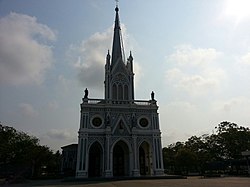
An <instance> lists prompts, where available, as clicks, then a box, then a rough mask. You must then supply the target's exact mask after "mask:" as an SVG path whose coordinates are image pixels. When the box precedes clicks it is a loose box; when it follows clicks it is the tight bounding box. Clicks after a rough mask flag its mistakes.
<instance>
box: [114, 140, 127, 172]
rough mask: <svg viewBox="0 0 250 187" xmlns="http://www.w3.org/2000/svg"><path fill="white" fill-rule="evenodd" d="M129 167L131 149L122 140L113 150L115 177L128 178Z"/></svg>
mask: <svg viewBox="0 0 250 187" xmlns="http://www.w3.org/2000/svg"><path fill="white" fill-rule="evenodd" d="M129 165H130V162H129V148H128V146H127V144H126V143H125V142H124V141H121V140H120V141H118V142H117V143H116V144H115V146H114V148H113V176H128V175H129Z"/></svg>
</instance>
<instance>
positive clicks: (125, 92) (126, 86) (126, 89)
mask: <svg viewBox="0 0 250 187" xmlns="http://www.w3.org/2000/svg"><path fill="white" fill-rule="evenodd" d="M124 99H125V100H128V85H124Z"/></svg>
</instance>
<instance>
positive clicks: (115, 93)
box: [112, 83, 117, 100]
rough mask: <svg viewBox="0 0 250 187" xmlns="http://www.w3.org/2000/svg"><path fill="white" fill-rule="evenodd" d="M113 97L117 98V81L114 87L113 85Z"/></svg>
mask: <svg viewBox="0 0 250 187" xmlns="http://www.w3.org/2000/svg"><path fill="white" fill-rule="evenodd" d="M112 98H113V99H115V100H117V86H116V84H115V83H114V84H113V87H112Z"/></svg>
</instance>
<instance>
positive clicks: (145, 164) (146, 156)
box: [139, 142, 152, 175]
mask: <svg viewBox="0 0 250 187" xmlns="http://www.w3.org/2000/svg"><path fill="white" fill-rule="evenodd" d="M150 152H151V151H150V146H149V144H148V143H147V142H143V143H142V144H141V145H140V147H139V163H140V175H151V170H152V168H151V165H152V164H151V163H152V156H151V154H150Z"/></svg>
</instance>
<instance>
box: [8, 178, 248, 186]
mask: <svg viewBox="0 0 250 187" xmlns="http://www.w3.org/2000/svg"><path fill="white" fill-rule="evenodd" d="M4 186H12V187H22V186H36V187H39V186H41V187H63V186H67V187H80V186H81V187H249V186H250V177H222V178H206V179H204V178H200V177H189V178H187V179H154V180H152V179H150V180H122V181H105V182H102V181H98V182H87V183H86V182H61V181H60V180H43V181H29V182H27V183H25V184H12V185H8V184H6V185H4Z"/></svg>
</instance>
